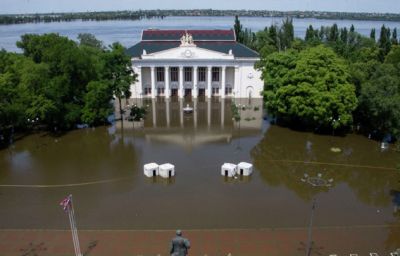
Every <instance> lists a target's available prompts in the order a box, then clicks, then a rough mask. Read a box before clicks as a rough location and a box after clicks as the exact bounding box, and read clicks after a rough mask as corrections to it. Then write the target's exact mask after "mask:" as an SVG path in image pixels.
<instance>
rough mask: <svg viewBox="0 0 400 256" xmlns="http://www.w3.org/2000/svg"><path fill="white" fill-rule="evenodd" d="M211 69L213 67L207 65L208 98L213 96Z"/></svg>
mask: <svg viewBox="0 0 400 256" xmlns="http://www.w3.org/2000/svg"><path fill="white" fill-rule="evenodd" d="M211 70H212V67H211V66H208V67H207V98H211Z"/></svg>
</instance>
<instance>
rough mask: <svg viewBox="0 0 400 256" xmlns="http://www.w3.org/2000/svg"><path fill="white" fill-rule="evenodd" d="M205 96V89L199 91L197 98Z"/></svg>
mask: <svg viewBox="0 0 400 256" xmlns="http://www.w3.org/2000/svg"><path fill="white" fill-rule="evenodd" d="M204 96H206V89H199V97H204Z"/></svg>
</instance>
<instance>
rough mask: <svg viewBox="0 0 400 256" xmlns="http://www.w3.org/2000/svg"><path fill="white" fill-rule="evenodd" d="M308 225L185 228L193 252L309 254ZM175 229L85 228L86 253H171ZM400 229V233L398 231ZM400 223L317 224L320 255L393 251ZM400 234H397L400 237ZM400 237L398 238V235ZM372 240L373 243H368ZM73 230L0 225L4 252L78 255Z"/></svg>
mask: <svg viewBox="0 0 400 256" xmlns="http://www.w3.org/2000/svg"><path fill="white" fill-rule="evenodd" d="M307 231H308V229H307V228H293V229H290V228H285V229H259V230H258V229H228V230H223V229H219V230H188V231H186V230H184V236H185V237H187V238H188V239H189V240H190V242H191V244H192V248H191V250H190V255H201V256H203V255H208V256H211V255H229V254H230V255H232V256H235V255H248V256H250V255H254V256H256V255H279V256H286V255H287V256H295V255H304V253H305V252H304V244H306V243H307ZM174 232H175V231H174V230H96V231H94V230H81V231H79V236H80V244H81V251H82V253H83V255H93V256H103V255H104V256H106V255H107V256H109V255H113V256H120V255H121V256H122V255H131V256H132V255H160V256H161V255H169V254H168V249H169V246H170V245H169V242H170V240H171V238H172V237H173V236H174ZM396 234H398V235H396ZM399 234H400V226H395V227H390V226H356V227H349V226H348V227H317V228H314V229H313V240H314V242H315V246H314V248H315V249H314V251H313V252H315V253H319V255H335V254H337V255H349V254H350V253H357V254H358V255H367V254H368V255H369V253H371V252H375V253H378V254H379V255H389V253H390V252H392V251H394V250H395V249H396V248H395V247H396V243H397V245H398V244H399V243H398V242H399V240H398V238H399ZM396 237H397V238H396ZM396 239H397V240H396ZM366 244H368V245H369V248H366V246H365V245H366ZM73 253H74V249H73V247H72V239H71V234H70V232H69V231H68V230H0V255H2V256H3V255H4V256H5V255H7V256H14V255H15V256H17V255H21V254H22V255H41V256H46V255H52V256H61V255H63V256H65V255H73Z"/></svg>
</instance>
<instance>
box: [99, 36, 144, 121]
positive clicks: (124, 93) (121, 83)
mask: <svg viewBox="0 0 400 256" xmlns="http://www.w3.org/2000/svg"><path fill="white" fill-rule="evenodd" d="M105 59H106V64H105V65H106V66H105V76H104V78H105V79H106V80H107V81H108V82H109V83H110V86H111V90H112V93H113V94H114V96H115V97H116V98H117V99H118V103H119V112H120V115H121V116H122V114H123V110H122V98H129V97H130V85H131V84H132V83H133V82H135V81H136V77H137V75H136V74H135V73H134V72H133V70H132V64H131V59H130V58H129V56H128V55H126V54H125V49H124V47H123V46H122V45H121V44H119V43H114V44H113V45H112V46H111V51H110V52H108V53H106V57H105Z"/></svg>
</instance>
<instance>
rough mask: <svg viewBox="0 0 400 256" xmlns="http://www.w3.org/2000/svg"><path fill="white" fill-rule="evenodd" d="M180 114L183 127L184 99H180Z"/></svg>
mask: <svg viewBox="0 0 400 256" xmlns="http://www.w3.org/2000/svg"><path fill="white" fill-rule="evenodd" d="M179 115H180V116H179V117H180V122H181V127H183V99H179Z"/></svg>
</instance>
